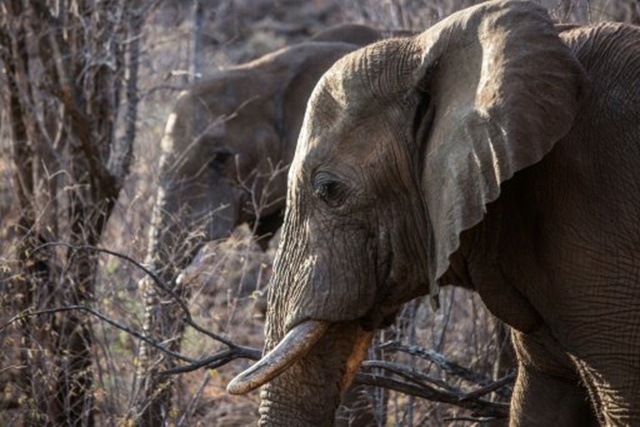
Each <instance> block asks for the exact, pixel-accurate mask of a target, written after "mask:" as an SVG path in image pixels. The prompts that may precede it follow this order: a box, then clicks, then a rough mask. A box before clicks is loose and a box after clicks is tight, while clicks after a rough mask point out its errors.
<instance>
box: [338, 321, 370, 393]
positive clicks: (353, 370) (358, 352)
mask: <svg viewBox="0 0 640 427" xmlns="http://www.w3.org/2000/svg"><path fill="white" fill-rule="evenodd" d="M373 335H374V332H373V331H363V330H359V331H358V332H357V336H356V339H355V341H354V343H353V348H352V350H351V353H350V354H349V357H348V358H347V363H346V368H345V371H344V375H343V377H342V381H341V382H340V390H342V391H343V392H344V391H345V390H346V389H347V388H349V386H350V385H351V383H352V382H353V379H354V378H355V377H356V374H357V373H358V369H359V368H360V364H361V363H362V361H363V360H364V359H365V357H366V356H367V350H368V349H369V346H370V345H371V341H372V340H373Z"/></svg>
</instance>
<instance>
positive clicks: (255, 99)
mask: <svg viewBox="0 0 640 427" xmlns="http://www.w3.org/2000/svg"><path fill="white" fill-rule="evenodd" d="M382 36H383V33H382V32H379V31H377V30H375V29H373V28H370V27H366V26H363V25H351V24H344V25H338V26H335V27H330V28H329V29H327V30H326V31H324V32H321V33H318V34H316V36H315V38H316V39H317V40H315V41H312V42H307V43H301V44H297V45H293V46H290V47H287V48H284V49H281V50H278V51H276V52H274V53H271V54H269V55H265V56H263V57H261V58H259V59H257V60H254V61H251V62H249V63H246V64H243V65H238V66H234V67H230V68H228V69H225V70H222V71H218V72H216V73H214V74H213V75H211V76H210V77H208V78H206V79H203V80H202V81H200V82H198V83H196V84H194V85H193V86H191V87H190V88H189V89H188V90H186V91H184V92H182V93H181V94H180V96H179V98H178V100H177V103H176V105H175V107H174V109H173V111H172V113H171V114H170V116H169V118H168V120H167V123H166V129H165V133H164V136H163V139H162V153H161V157H160V162H159V187H158V192H157V196H156V204H155V207H154V212H153V215H152V220H151V228H150V237H149V244H148V250H147V256H146V264H147V265H148V266H149V267H150V269H151V270H152V271H154V272H155V273H156V274H157V275H158V277H159V278H160V279H161V280H162V281H163V282H164V283H165V284H167V286H169V287H170V288H171V289H172V290H173V291H174V292H175V293H176V294H177V295H180V296H186V295H187V294H188V289H187V288H188V286H187V284H186V283H182V284H181V283H179V282H180V281H179V280H178V279H179V278H180V277H181V276H180V272H181V271H182V270H183V269H184V268H185V267H187V266H188V265H189V263H190V262H191V261H192V260H193V258H194V256H195V255H196V253H197V252H198V250H199V249H200V248H201V247H202V245H203V244H204V243H206V242H207V241H212V240H220V239H224V238H226V237H228V236H229V235H230V234H231V233H232V231H233V230H234V228H236V227H237V226H238V225H240V224H243V223H249V224H250V227H251V228H252V231H253V232H254V234H255V235H256V236H257V241H258V243H259V244H260V245H261V246H262V247H263V248H266V247H267V246H268V242H269V239H270V238H271V236H273V233H274V232H275V231H276V230H277V229H278V228H279V227H280V225H281V224H282V210H283V208H284V202H285V191H286V172H287V170H288V166H289V163H290V161H291V158H292V157H293V152H294V147H295V144H296V141H297V138H298V133H299V130H300V126H301V123H302V118H303V115H304V110H305V105H306V103H307V99H308V97H309V95H310V94H311V90H312V89H313V87H314V86H315V84H316V82H317V81H318V79H319V78H320V76H321V75H322V73H323V72H324V71H325V70H327V69H328V68H329V66H331V65H332V64H333V63H334V62H335V61H336V60H337V59H338V58H340V57H341V56H343V55H345V54H346V53H348V52H350V51H352V50H355V49H357V48H358V47H360V46H362V45H364V44H367V43H371V42H373V41H376V40H379V39H380V38H382ZM342 39H344V40H346V41H347V42H353V43H345V42H342ZM354 43H359V44H354ZM182 278H188V274H187V275H183V276H182ZM187 281H188V280H185V282H187ZM141 289H142V290H143V293H144V298H145V319H144V330H145V333H146V334H147V335H148V336H153V337H154V338H155V339H156V340H158V341H167V342H169V345H168V346H169V347H170V348H171V349H173V350H174V351H176V350H177V349H178V348H179V346H180V340H181V336H182V329H183V323H182V321H181V320H180V319H181V318H182V314H181V312H180V308H179V306H178V305H177V304H175V303H171V300H170V297H169V296H168V295H163V294H162V293H160V292H158V290H157V289H156V288H155V287H154V286H152V284H151V281H150V278H148V277H145V278H144V279H143V280H142V281H141ZM164 357H166V356H163V354H161V353H159V352H157V351H155V350H154V349H153V348H152V347H149V346H148V345H147V344H146V343H143V344H142V346H141V350H140V378H144V381H141V386H142V388H143V392H142V396H143V397H142V399H141V401H143V402H145V401H149V400H151V401H153V403H152V404H150V405H146V409H145V410H146V411H147V412H148V413H149V414H148V415H147V414H145V415H143V419H148V420H157V419H161V417H159V416H157V414H160V413H162V412H163V411H165V412H166V408H168V402H169V401H170V392H169V390H170V388H169V387H166V386H164V385H159V384H160V383H162V382H166V381H167V380H166V378H157V377H156V376H155V375H154V372H155V371H157V370H160V369H161V366H162V364H158V363H157V360H156V359H159V360H163V359H162V358H164ZM166 363H167V364H169V363H170V362H169V361H167V362H166ZM165 368H166V366H165ZM158 389H162V390H166V396H165V398H160V399H157V398H155V397H152V396H156V394H157V390H158ZM152 422H153V421H152Z"/></svg>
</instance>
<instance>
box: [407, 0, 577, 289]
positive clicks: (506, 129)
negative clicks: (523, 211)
mask: <svg viewBox="0 0 640 427" xmlns="http://www.w3.org/2000/svg"><path fill="white" fill-rule="evenodd" d="M413 43H415V45H414V52H416V53H415V57H414V58H415V61H416V62H414V65H413V70H414V71H413V77H412V81H413V90H414V91H415V90H418V92H420V97H419V99H421V101H420V103H422V104H427V105H418V107H417V109H416V117H414V118H413V124H414V139H413V140H415V141H416V142H417V144H418V146H419V149H420V150H421V152H422V153H424V155H423V156H421V157H420V158H421V161H422V162H423V164H422V165H421V169H420V170H421V173H422V177H421V185H422V189H423V190H422V191H423V193H424V197H425V203H426V209H427V211H428V215H429V219H430V223H431V226H432V228H433V232H432V233H430V234H431V235H432V236H431V239H432V241H431V242H429V243H430V244H429V263H430V267H431V268H430V275H431V278H430V279H431V287H432V289H431V294H432V295H436V294H437V291H438V284H439V283H438V282H439V280H440V279H441V277H442V275H443V274H444V273H445V272H446V270H447V269H448V268H449V257H450V256H451V255H452V254H453V253H454V252H455V251H456V250H457V249H458V247H459V244H460V234H461V233H462V232H463V231H464V230H467V229H469V228H471V227H473V226H474V225H476V224H477V223H479V222H480V221H481V220H482V218H483V217H484V215H485V213H486V210H487V208H486V206H487V204H488V203H491V202H492V201H494V200H496V199H497V198H498V197H499V195H500V184H501V183H503V182H505V181H506V180H508V179H510V178H511V177H512V176H513V175H514V174H515V173H516V172H517V171H519V170H521V169H523V168H526V167H528V166H530V165H533V164H534V163H536V162H538V161H540V160H541V159H542V158H543V157H544V156H545V155H546V154H547V153H549V151H550V150H551V149H552V148H553V146H554V144H555V143H556V142H557V141H558V140H560V139H561V138H562V137H563V136H564V135H565V134H567V133H568V132H569V130H570V128H571V126H572V124H573V120H574V117H575V115H576V113H577V110H578V104H579V92H580V88H581V85H582V80H583V74H582V68H581V67H580V65H579V63H578V62H577V61H576V59H575V58H574V57H573V55H572V53H571V51H570V50H569V48H568V47H567V46H566V45H565V44H564V43H563V42H562V41H561V40H560V38H559V37H558V34H557V32H556V30H555V29H554V25H553V23H552V21H551V20H550V18H549V16H548V14H547V12H546V10H545V9H543V8H541V7H539V6H536V5H535V4H533V3H528V2H521V1H499V2H487V3H483V4H480V5H478V6H475V7H472V8H469V9H466V10H464V11H462V12H459V13H457V14H454V15H451V16H450V17H449V18H448V19H446V20H444V21H441V22H440V23H439V24H437V25H435V26H434V27H432V28H431V29H429V30H428V31H426V32H424V33H422V34H421V35H419V36H417V37H416V38H415V39H414V40H413ZM427 112H428V113H427ZM427 127H428V128H427Z"/></svg>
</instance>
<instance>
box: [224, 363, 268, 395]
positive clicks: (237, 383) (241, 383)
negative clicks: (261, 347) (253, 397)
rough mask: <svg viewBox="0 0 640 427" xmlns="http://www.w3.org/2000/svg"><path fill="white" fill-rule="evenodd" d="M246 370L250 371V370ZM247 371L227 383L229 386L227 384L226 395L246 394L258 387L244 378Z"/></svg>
mask: <svg viewBox="0 0 640 427" xmlns="http://www.w3.org/2000/svg"><path fill="white" fill-rule="evenodd" d="M248 370H251V368H249V369H248ZM248 370H247V371H248ZM247 371H244V372H242V373H240V374H238V375H237V376H236V377H235V378H234V379H232V380H231V381H230V382H229V384H227V393H229V394H246V393H249V392H250V391H253V390H255V389H257V388H258V387H260V383H256V382H254V381H251V380H249V379H247V378H246V377H247V374H248V372H247Z"/></svg>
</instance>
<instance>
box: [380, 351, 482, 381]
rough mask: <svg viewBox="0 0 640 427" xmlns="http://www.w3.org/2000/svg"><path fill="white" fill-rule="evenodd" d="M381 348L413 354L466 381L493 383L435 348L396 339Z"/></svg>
mask: <svg viewBox="0 0 640 427" xmlns="http://www.w3.org/2000/svg"><path fill="white" fill-rule="evenodd" d="M380 348H382V349H384V350H389V351H401V352H403V353H407V354H410V355H412V356H417V357H420V358H421V359H424V360H427V361H429V362H433V363H435V364H436V365H438V367H440V368H441V369H442V370H444V371H445V372H447V373H448V374H450V375H455V376H457V377H460V378H462V379H464V380H466V381H469V382H472V383H474V384H479V385H482V386H485V385H488V384H491V383H493V381H492V380H491V379H490V378H487V377H486V376H484V375H481V374H478V373H477V372H473V371H472V370H470V369H469V368H465V367H464V366H462V365H459V364H457V363H455V362H452V361H450V360H447V358H446V357H444V356H443V355H442V354H440V353H438V352H437V351H434V350H428V349H426V348H423V347H419V346H416V345H409V346H405V345H401V344H400V343H398V342H396V341H391V342H387V343H384V344H381V345H380Z"/></svg>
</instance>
